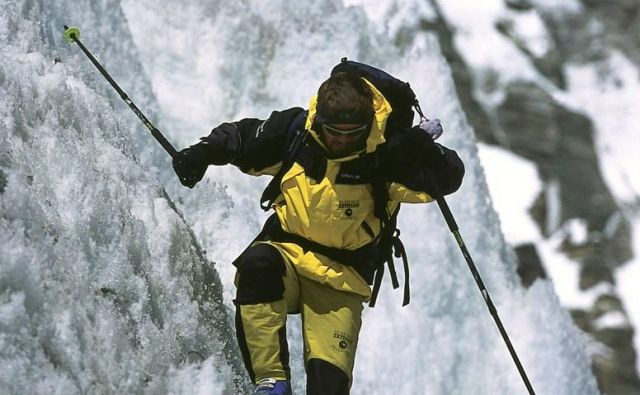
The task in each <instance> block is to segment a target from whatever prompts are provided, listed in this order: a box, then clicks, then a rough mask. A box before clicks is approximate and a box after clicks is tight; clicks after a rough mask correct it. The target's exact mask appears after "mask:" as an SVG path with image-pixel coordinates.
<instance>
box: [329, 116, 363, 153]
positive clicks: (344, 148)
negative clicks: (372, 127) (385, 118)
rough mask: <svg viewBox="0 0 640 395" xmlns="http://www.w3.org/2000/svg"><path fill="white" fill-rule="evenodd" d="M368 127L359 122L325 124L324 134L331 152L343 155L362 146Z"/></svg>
mask: <svg viewBox="0 0 640 395" xmlns="http://www.w3.org/2000/svg"><path fill="white" fill-rule="evenodd" d="M368 128H369V126H368V125H366V124H364V125H363V124H359V123H338V124H324V125H323V126H322V136H323V138H324V141H325V143H326V145H327V148H328V149H329V151H330V152H331V154H332V155H334V156H341V155H346V154H349V153H351V152H354V151H355V150H356V149H358V147H359V146H361V142H362V139H363V138H364V136H365V135H366V132H367V129H368Z"/></svg>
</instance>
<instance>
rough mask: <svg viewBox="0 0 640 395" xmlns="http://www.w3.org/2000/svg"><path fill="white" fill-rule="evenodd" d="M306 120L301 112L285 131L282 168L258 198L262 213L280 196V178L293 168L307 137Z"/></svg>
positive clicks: (305, 112)
mask: <svg viewBox="0 0 640 395" xmlns="http://www.w3.org/2000/svg"><path fill="white" fill-rule="evenodd" d="M306 119H307V111H303V112H301V113H300V114H299V115H298V116H297V117H295V118H294V120H293V122H291V125H289V130H288V131H287V144H286V145H285V146H286V150H285V152H284V156H283V160H282V166H280V170H278V172H277V173H276V175H275V176H273V178H272V179H271V181H269V184H268V185H267V187H266V188H265V189H264V191H263V192H262V196H261V197H260V207H262V209H263V210H264V211H269V210H270V209H271V206H272V205H273V202H274V201H275V200H276V199H277V198H278V196H279V195H280V183H281V182H282V177H284V175H285V174H286V173H287V171H289V169H290V168H291V166H293V163H294V162H295V160H296V155H297V153H298V151H299V150H300V146H301V145H302V143H303V141H304V139H305V137H306V136H307V133H306V131H305V130H304V124H305V120H306Z"/></svg>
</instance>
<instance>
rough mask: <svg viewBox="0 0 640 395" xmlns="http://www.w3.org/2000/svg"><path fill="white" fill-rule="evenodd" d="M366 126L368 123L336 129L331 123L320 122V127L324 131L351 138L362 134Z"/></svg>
mask: <svg viewBox="0 0 640 395" xmlns="http://www.w3.org/2000/svg"><path fill="white" fill-rule="evenodd" d="M368 128H369V125H362V126H358V127H356V128H353V129H338V128H335V127H333V126H331V125H327V124H326V123H323V124H322V129H323V130H324V131H325V132H327V133H329V134H330V135H332V136H335V137H341V136H347V137H351V138H356V137H359V136H360V135H362V133H364V132H365V131H366V130H367V129H368Z"/></svg>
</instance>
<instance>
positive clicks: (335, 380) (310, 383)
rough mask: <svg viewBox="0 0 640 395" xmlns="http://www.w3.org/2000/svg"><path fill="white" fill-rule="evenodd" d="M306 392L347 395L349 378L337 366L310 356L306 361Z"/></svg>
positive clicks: (312, 394)
mask: <svg viewBox="0 0 640 395" xmlns="http://www.w3.org/2000/svg"><path fill="white" fill-rule="evenodd" d="M307 394H311V395H348V394H349V378H348V377H347V375H346V373H345V372H343V371H342V369H340V368H339V367H337V366H335V365H333V364H331V363H329V362H327V361H324V360H322V359H316V358H312V359H310V360H309V362H307Z"/></svg>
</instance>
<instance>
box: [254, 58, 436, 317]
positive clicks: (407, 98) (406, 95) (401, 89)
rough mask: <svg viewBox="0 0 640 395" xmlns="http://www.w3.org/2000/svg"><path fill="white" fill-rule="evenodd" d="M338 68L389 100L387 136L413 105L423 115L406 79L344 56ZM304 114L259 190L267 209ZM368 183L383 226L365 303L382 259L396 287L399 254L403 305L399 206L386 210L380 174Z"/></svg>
mask: <svg viewBox="0 0 640 395" xmlns="http://www.w3.org/2000/svg"><path fill="white" fill-rule="evenodd" d="M339 72H349V73H355V74H357V75H358V76H360V77H363V78H365V79H366V80H367V81H369V82H370V83H372V84H373V85H374V86H375V87H376V88H377V89H378V90H379V91H380V93H382V95H384V97H385V99H387V101H388V102H389V104H391V108H392V112H391V114H390V115H389V118H388V119H387V124H386V128H385V135H386V136H389V135H390V134H392V133H394V132H396V131H398V130H402V129H406V128H410V127H411V126H413V115H414V113H413V110H414V109H415V110H416V111H417V112H418V114H419V115H420V117H421V118H424V115H423V113H422V110H421V108H420V105H419V103H418V100H417V99H416V95H415V93H414V92H413V90H412V89H411V87H410V86H409V83H408V82H404V81H401V80H399V79H397V78H395V77H393V76H391V75H390V74H388V73H387V72H385V71H382V70H380V69H377V68H375V67H373V66H369V65H366V64H363V63H358V62H354V61H351V60H347V58H342V60H341V62H340V63H339V64H338V65H336V66H335V67H334V68H333V69H332V70H331V75H334V74H336V73H339ZM306 117H307V113H306V112H303V113H301V114H300V115H299V116H298V117H297V118H296V119H295V120H294V121H293V122H292V124H291V126H290V127H289V133H288V136H289V139H288V141H287V144H286V151H285V153H284V159H283V162H282V167H281V168H280V170H279V171H278V173H277V174H276V175H275V176H274V177H273V179H272V180H271V182H269V185H267V187H266V188H265V190H264V192H263V193H262V197H261V198H260V205H261V207H262V209H263V210H265V211H268V210H269V209H270V208H271V205H272V204H273V202H274V201H275V199H277V198H278V196H279V195H280V193H281V192H280V183H281V182H282V177H283V176H284V175H285V173H286V172H287V171H289V169H290V168H291V166H293V164H294V162H295V160H296V155H297V153H298V150H299V148H300V145H301V144H303V143H304V139H305V138H306V136H307V133H305V131H304V125H305V121H306ZM369 155H371V158H370V160H371V166H372V167H373V169H374V170H373V174H374V175H376V174H378V175H381V174H382V171H378V170H377V169H378V168H379V167H380V163H379V157H378V155H377V153H376V152H373V153H372V154H369ZM371 185H372V190H373V197H374V214H375V216H376V217H378V218H379V219H380V220H381V221H382V226H383V228H382V232H381V234H380V239H379V241H378V243H377V244H376V246H375V249H376V251H375V255H374V258H373V260H374V262H371V264H372V265H373V266H374V268H375V278H374V280H373V290H372V294H371V301H370V302H369V306H370V307H373V306H374V305H375V303H376V299H377V296H378V291H379V289H380V284H381V283H382V277H383V275H384V266H385V263H386V264H387V265H388V267H389V272H390V275H391V281H392V284H393V287H394V288H398V287H399V284H398V278H397V275H396V272H395V266H394V264H393V255H395V256H396V257H397V258H402V261H403V266H404V273H405V284H404V300H403V304H402V305H403V306H404V305H407V304H408V303H409V299H410V298H409V265H408V261H407V256H406V252H405V249H404V246H403V245H402V242H401V241H400V238H399V236H400V230H399V229H398V228H397V226H396V224H397V217H398V212H399V210H400V207H399V206H398V209H397V210H395V212H393V213H389V212H388V211H387V202H388V201H389V194H388V191H387V188H386V180H385V179H384V177H383V176H380V177H374V178H373V180H372V182H371Z"/></svg>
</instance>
